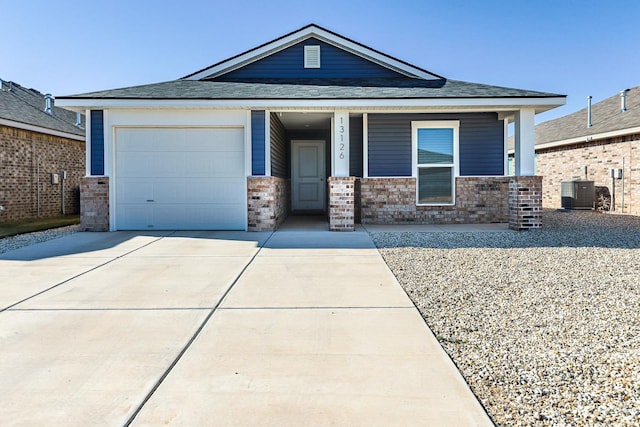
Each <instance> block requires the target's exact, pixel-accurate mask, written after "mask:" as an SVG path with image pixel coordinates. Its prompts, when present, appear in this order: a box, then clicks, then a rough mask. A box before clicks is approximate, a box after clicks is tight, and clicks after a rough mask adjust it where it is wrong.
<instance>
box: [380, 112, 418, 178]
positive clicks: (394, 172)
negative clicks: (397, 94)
mask: <svg viewBox="0 0 640 427" xmlns="http://www.w3.org/2000/svg"><path fill="white" fill-rule="evenodd" d="M411 117H420V116H416V115H411V116H410V115H407V114H369V132H368V133H369V147H368V152H369V159H368V161H369V176H411V171H412V165H411V120H426V119H425V118H424V116H422V117H423V118H422V119H412V118H411Z"/></svg>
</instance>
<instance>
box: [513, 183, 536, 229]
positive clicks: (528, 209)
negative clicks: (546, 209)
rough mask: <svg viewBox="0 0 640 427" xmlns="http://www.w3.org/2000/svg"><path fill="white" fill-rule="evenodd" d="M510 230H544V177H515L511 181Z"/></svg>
mask: <svg viewBox="0 0 640 427" xmlns="http://www.w3.org/2000/svg"><path fill="white" fill-rule="evenodd" d="M509 228H510V229H512V230H516V231H524V230H536V229H540V228H542V177H541V176H514V177H511V178H510V181H509Z"/></svg>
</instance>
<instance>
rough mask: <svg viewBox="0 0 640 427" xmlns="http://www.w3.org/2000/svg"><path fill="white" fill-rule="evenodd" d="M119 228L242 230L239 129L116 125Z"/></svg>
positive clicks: (241, 138)
mask: <svg viewBox="0 0 640 427" xmlns="http://www.w3.org/2000/svg"><path fill="white" fill-rule="evenodd" d="M115 167H116V228H117V229H118V230H149V229H151V230H244V229H245V222H246V198H247V196H246V178H245V173H244V131H243V130H242V129H240V128H225V129H206V128H119V129H117V130H116V165H115Z"/></svg>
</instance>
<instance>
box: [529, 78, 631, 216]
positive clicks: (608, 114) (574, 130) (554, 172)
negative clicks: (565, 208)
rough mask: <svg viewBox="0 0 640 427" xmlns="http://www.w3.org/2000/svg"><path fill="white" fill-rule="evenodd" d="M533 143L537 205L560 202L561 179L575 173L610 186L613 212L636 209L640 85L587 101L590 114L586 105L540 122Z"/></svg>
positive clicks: (599, 184)
mask: <svg viewBox="0 0 640 427" xmlns="http://www.w3.org/2000/svg"><path fill="white" fill-rule="evenodd" d="M589 124H590V125H589ZM535 149H536V157H537V160H536V161H537V175H541V176H542V183H543V199H542V204H543V207H546V208H560V207H561V182H562V181H568V180H572V179H575V178H578V179H587V180H590V181H594V183H595V185H596V187H607V189H608V190H609V193H610V194H612V193H614V191H615V197H614V199H615V201H614V206H612V208H614V209H615V211H616V212H624V213H630V214H634V215H640V86H637V87H634V88H632V89H628V90H625V91H622V92H620V93H619V94H616V95H614V96H612V97H610V98H607V99H605V100H604V101H601V102H598V103H596V104H593V106H592V107H591V119H589V108H588V107H587V108H584V109H582V110H580V111H577V112H575V113H573V114H569V115H567V116H564V117H560V118H558V119H555V120H550V121H548V122H544V123H540V124H539V125H537V126H536V148H535ZM585 169H586V173H585ZM611 169H622V178H621V179H614V180H612V178H611V174H610V170H611Z"/></svg>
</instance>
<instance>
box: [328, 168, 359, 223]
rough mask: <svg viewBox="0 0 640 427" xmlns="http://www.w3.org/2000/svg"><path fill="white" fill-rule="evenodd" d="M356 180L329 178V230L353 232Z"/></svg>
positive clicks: (350, 177)
mask: <svg viewBox="0 0 640 427" xmlns="http://www.w3.org/2000/svg"><path fill="white" fill-rule="evenodd" d="M355 182H356V178H355V177H353V176H346V177H335V176H332V177H329V230H330V231H354V229H355V209H354V207H355V205H354V198H355V196H354V191H355Z"/></svg>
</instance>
